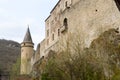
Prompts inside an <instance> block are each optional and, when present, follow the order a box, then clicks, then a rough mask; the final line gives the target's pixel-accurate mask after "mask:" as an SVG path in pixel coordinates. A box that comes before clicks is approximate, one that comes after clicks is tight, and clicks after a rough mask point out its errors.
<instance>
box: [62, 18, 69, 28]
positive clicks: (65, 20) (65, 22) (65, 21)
mask: <svg viewBox="0 0 120 80" xmlns="http://www.w3.org/2000/svg"><path fill="white" fill-rule="evenodd" d="M63 25H64V26H65V28H67V26H68V22H67V18H65V19H64V22H63Z"/></svg>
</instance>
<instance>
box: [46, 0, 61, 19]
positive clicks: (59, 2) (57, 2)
mask: <svg viewBox="0 0 120 80" xmlns="http://www.w3.org/2000/svg"><path fill="white" fill-rule="evenodd" d="M60 1H61V0H59V1H58V2H57V4H56V5H55V6H54V8H53V9H52V10H51V11H50V15H49V16H48V17H47V18H46V19H45V21H47V19H48V18H49V17H50V16H51V13H52V12H53V11H54V9H55V8H56V7H57V5H58V4H59V3H60Z"/></svg>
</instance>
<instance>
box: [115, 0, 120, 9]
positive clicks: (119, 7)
mask: <svg viewBox="0 0 120 80" xmlns="http://www.w3.org/2000/svg"><path fill="white" fill-rule="evenodd" d="M115 3H116V5H117V7H118V9H119V10H120V0H115Z"/></svg>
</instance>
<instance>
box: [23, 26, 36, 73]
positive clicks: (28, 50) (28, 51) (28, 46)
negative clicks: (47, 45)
mask: <svg viewBox="0 0 120 80" xmlns="http://www.w3.org/2000/svg"><path fill="white" fill-rule="evenodd" d="M33 48H34V43H33V41H32V38H31V34H30V30H29V27H28V29H27V32H26V35H25V37H24V40H23V42H22V43H21V74H29V73H30V71H31V69H32V66H31V57H32V55H33V53H34V49H33Z"/></svg>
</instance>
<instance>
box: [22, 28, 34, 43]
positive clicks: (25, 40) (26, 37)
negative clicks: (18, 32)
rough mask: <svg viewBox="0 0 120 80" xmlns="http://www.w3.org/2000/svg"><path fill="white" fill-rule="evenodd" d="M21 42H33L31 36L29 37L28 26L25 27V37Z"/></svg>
mask: <svg viewBox="0 0 120 80" xmlns="http://www.w3.org/2000/svg"><path fill="white" fill-rule="evenodd" d="M23 42H30V43H33V41H32V38H31V34H30V30H29V27H28V29H27V32H26V35H25V37H24V40H23Z"/></svg>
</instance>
